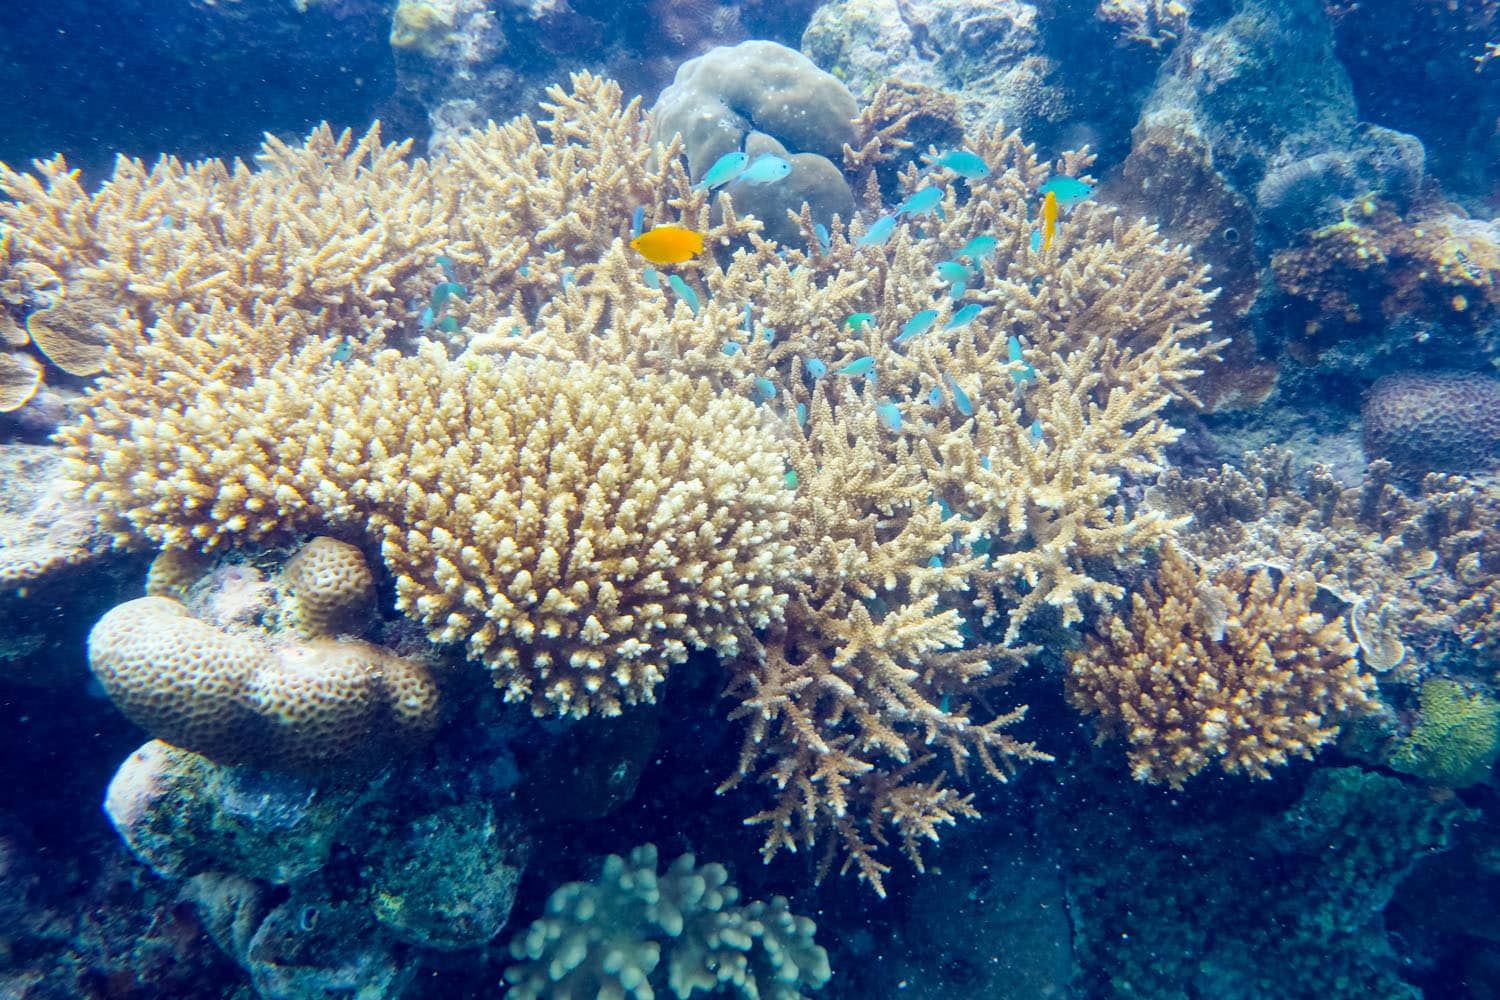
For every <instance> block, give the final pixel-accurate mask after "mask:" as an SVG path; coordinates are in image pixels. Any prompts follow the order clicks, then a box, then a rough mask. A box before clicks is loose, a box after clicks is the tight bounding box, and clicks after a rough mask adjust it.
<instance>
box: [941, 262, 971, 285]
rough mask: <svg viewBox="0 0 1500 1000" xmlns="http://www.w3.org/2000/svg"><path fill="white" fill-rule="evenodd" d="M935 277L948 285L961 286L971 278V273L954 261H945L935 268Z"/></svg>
mask: <svg viewBox="0 0 1500 1000" xmlns="http://www.w3.org/2000/svg"><path fill="white" fill-rule="evenodd" d="M937 276H938V277H939V278H942V279H943V280H944V281H946V282H947V283H948V284H950V285H962V284H964V283H965V282H967V281H968V280H969V278H970V277H972V276H973V275H972V272H971V271H970V270H969V269H968V268H967V267H964V266H963V265H962V264H960V263H959V262H958V261H956V260H945V261H943V262H942V263H941V264H939V265H938V266H937Z"/></svg>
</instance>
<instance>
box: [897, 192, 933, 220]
mask: <svg viewBox="0 0 1500 1000" xmlns="http://www.w3.org/2000/svg"><path fill="white" fill-rule="evenodd" d="M942 200H943V189H942V188H939V187H925V188H923V189H922V190H920V191H918V192H916V193H915V194H913V195H912V196H911V197H910V198H907V199H906V200H905V201H903V202H902V203H901V207H900V208H898V209H896V213H897V214H898V215H926V214H927V213H928V212H930V211H932V210H933V209H934V208H937V207H938V205H939V203H941V202H942Z"/></svg>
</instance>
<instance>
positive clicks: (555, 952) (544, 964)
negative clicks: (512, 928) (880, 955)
mask: <svg viewBox="0 0 1500 1000" xmlns="http://www.w3.org/2000/svg"><path fill="white" fill-rule="evenodd" d="M739 896H740V893H739V890H738V889H737V888H735V886H734V885H732V884H731V883H730V882H729V873H728V872H727V871H725V869H724V866H723V865H719V864H706V865H699V864H698V863H697V861H696V859H695V858H694V857H693V856H692V855H691V854H684V855H682V856H681V857H679V858H678V859H677V860H676V861H674V862H672V863H671V864H670V865H668V866H667V869H666V870H665V871H662V872H658V871H657V856H656V847H655V846H654V845H651V844H646V845H645V846H643V847H637V848H636V849H635V850H633V851H631V852H630V857H629V859H628V860H627V859H625V858H621V857H619V856H618V855H613V854H612V855H610V856H609V857H608V858H607V859H605V862H604V870H603V872H601V873H600V876H599V878H598V880H597V881H594V882H569V883H567V884H566V885H563V886H560V887H559V888H558V889H557V890H556V891H554V892H553V893H552V895H551V896H550V897H549V898H548V900H547V913H546V915H545V916H543V917H541V918H539V919H537V920H536V921H534V922H533V923H532V924H531V926H530V927H529V928H527V929H526V930H525V931H523V932H522V933H520V934H518V935H516V938H515V940H513V941H512V942H511V946H510V951H511V957H513V958H515V959H517V963H516V964H515V965H513V966H511V967H510V968H509V969H506V970H505V979H506V982H508V983H510V984H511V986H510V992H509V994H508V995H510V996H512V997H514V998H516V1000H540V998H543V997H586V996H588V997H615V998H618V1000H624V998H626V997H633V998H635V1000H651V998H652V997H655V996H659V995H664V991H665V990H666V989H670V990H671V995H672V996H675V997H677V998H679V1000H687V998H688V997H691V996H693V995H694V994H696V993H698V992H700V991H701V992H704V993H714V992H718V991H719V990H721V989H722V990H726V991H728V992H731V993H733V994H734V995H737V996H742V997H748V998H756V997H759V998H764V1000H797V998H799V997H802V996H804V995H805V994H804V991H809V992H810V991H814V990H818V989H821V988H822V987H823V984H824V983H826V982H828V979H829V977H830V976H831V975H832V971H831V970H830V969H829V967H828V953H827V952H826V951H824V950H823V948H822V947H820V946H819V945H818V944H817V942H816V941H815V940H814V939H813V934H814V933H815V932H816V931H817V925H816V924H814V923H813V922H812V921H811V920H809V919H808V918H807V917H799V916H797V915H796V914H794V913H792V912H791V911H790V910H789V909H788V908H787V901H786V900H785V899H783V898H782V897H780V896H777V897H775V898H774V899H772V900H771V901H770V902H769V903H766V902H762V901H760V900H755V901H753V902H749V903H741V902H740V901H739ZM658 990H663V993H658V992H657V991H658Z"/></svg>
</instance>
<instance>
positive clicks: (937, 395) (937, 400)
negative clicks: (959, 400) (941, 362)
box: [927, 385, 943, 406]
mask: <svg viewBox="0 0 1500 1000" xmlns="http://www.w3.org/2000/svg"><path fill="white" fill-rule="evenodd" d="M927 405H928V406H942V405H943V387H942V386H940V385H935V386H933V387H932V391H931V392H929V393H928V394H927Z"/></svg>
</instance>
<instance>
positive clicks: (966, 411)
mask: <svg viewBox="0 0 1500 1000" xmlns="http://www.w3.org/2000/svg"><path fill="white" fill-rule="evenodd" d="M943 378H945V379H947V380H948V391H949V392H951V393H953V405H954V406H956V407H958V412H959V413H961V414H963V415H964V416H966V417H972V416H973V415H974V403H973V402H972V401H971V400H970V399H969V394H968V393H966V392H964V391H963V389H961V388H960V387H959V384H958V383H957V382H955V381H954V380H953V376H952V375H949V374H947V373H946V372H945V373H944V374H943Z"/></svg>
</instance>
